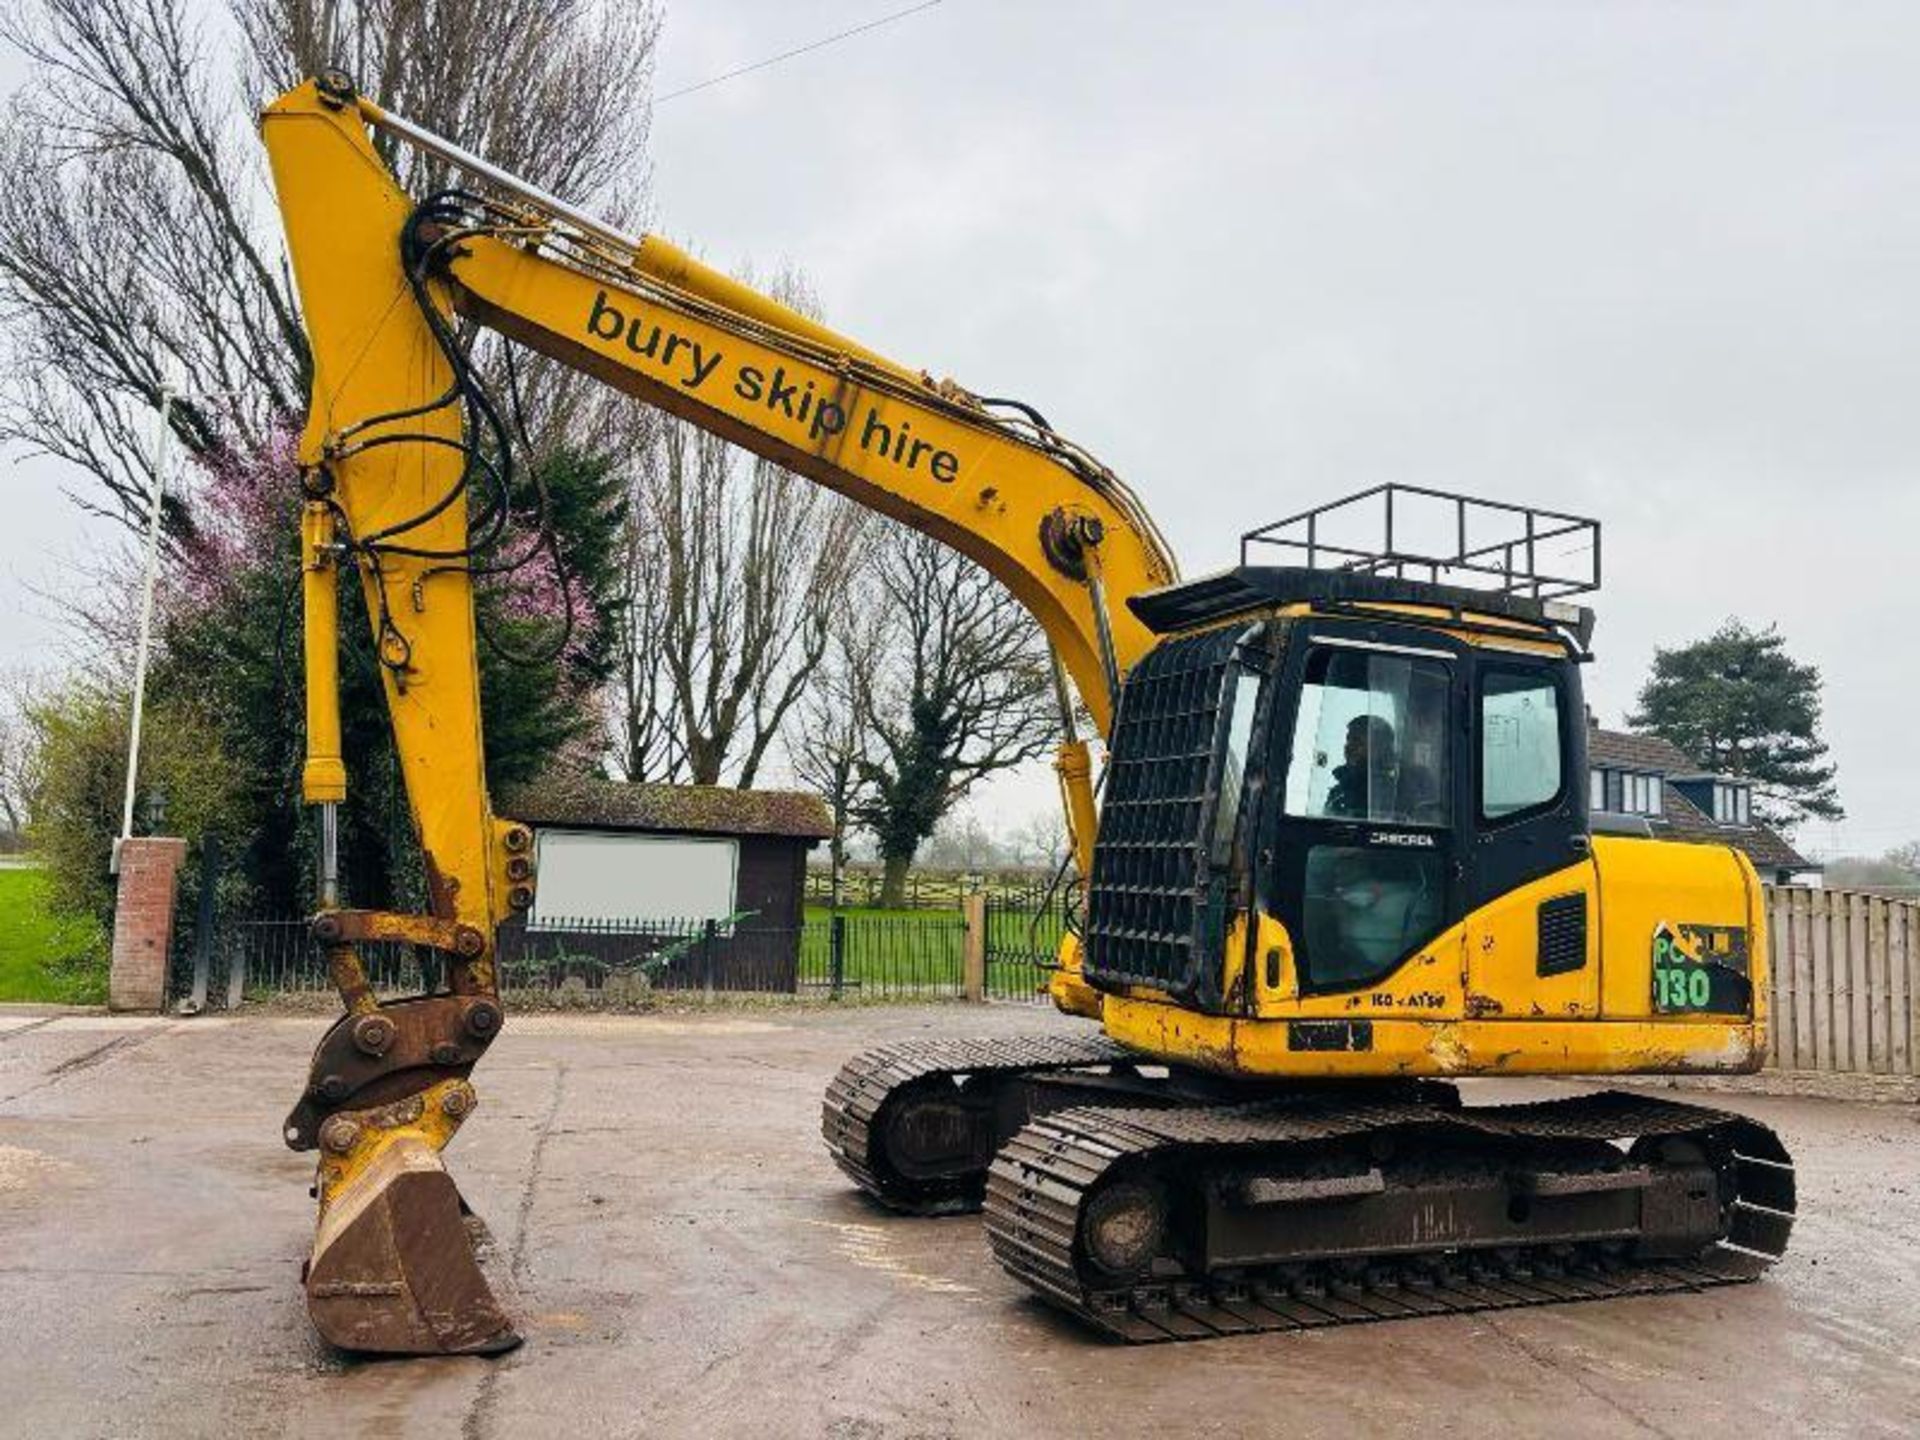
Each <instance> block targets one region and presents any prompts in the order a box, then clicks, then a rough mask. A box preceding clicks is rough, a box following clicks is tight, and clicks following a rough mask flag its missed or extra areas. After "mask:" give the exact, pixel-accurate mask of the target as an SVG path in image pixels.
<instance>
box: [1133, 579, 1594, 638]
mask: <svg viewBox="0 0 1920 1440" xmlns="http://www.w3.org/2000/svg"><path fill="white" fill-rule="evenodd" d="M1300 604H1306V605H1312V606H1314V607H1315V608H1324V609H1328V610H1340V609H1346V608H1360V609H1365V608H1368V607H1371V606H1376V605H1428V606H1433V607H1435V608H1437V609H1442V610H1447V611H1450V612H1452V614H1453V616H1454V617H1456V618H1458V619H1461V620H1467V619H1470V618H1471V617H1474V616H1484V617H1487V618H1489V619H1497V620H1503V621H1507V622H1509V623H1515V622H1517V623H1518V624H1521V625H1524V626H1528V627H1531V628H1537V629H1539V630H1543V631H1547V632H1549V633H1551V634H1558V635H1564V636H1565V637H1566V638H1568V639H1569V640H1571V641H1573V642H1574V645H1575V647H1576V648H1577V649H1578V650H1579V651H1580V652H1581V653H1583V654H1584V653H1585V651H1586V650H1587V647H1588V645H1589V643H1590V642H1591V640H1592V639H1593V618H1594V617H1593V611H1592V610H1590V609H1588V608H1587V607H1586V606H1584V605H1573V604H1570V603H1568V602H1567V601H1565V600H1551V599H1540V598H1536V597H1534V596H1531V595H1515V594H1510V593H1506V592H1503V591H1497V590H1478V589H1473V588H1471V587H1469V586H1464V585H1441V584H1435V583H1434V582H1432V581H1427V580H1408V579H1404V578H1402V577H1400V576H1395V575H1379V574H1373V573H1370V572H1366V571H1355V570H1323V569H1308V568H1306V567H1304V566H1287V565H1238V566H1235V567H1234V568H1233V569H1231V570H1221V571H1218V572H1216V573H1215V574H1212V575H1202V576H1200V577H1199V578H1197V579H1194V580H1187V581H1184V582H1182V583H1181V584H1178V585H1169V586H1166V587H1165V588H1164V589H1160V590H1148V591H1145V592H1144V593H1142V594H1139V595H1134V596H1131V597H1129V598H1128V600H1127V608H1128V609H1129V610H1131V611H1133V613H1134V614H1135V615H1136V616H1138V617H1139V619H1140V621H1141V623H1142V624H1144V625H1145V626H1146V627H1147V628H1148V629H1149V630H1151V631H1153V632H1154V634H1156V635H1172V634H1176V633H1178V632H1180V631H1185V630H1192V629H1196V628H1198V627H1200V626H1202V625H1207V624H1210V623H1212V622H1214V621H1216V620H1225V619H1228V618H1230V617H1232V616H1235V615H1241V614H1245V613H1247V612H1249V611H1254V610H1267V609H1272V608H1275V607H1277V606H1281V605H1300ZM1401 618H1403V619H1404V618H1409V617H1401ZM1413 623H1416V624H1417V623H1419V622H1418V621H1417V620H1416V621H1414V622H1413Z"/></svg>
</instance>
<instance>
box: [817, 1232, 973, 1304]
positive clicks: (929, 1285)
mask: <svg viewBox="0 0 1920 1440" xmlns="http://www.w3.org/2000/svg"><path fill="white" fill-rule="evenodd" d="M807 1224H809V1225H818V1226H819V1227H820V1228H821V1229H823V1230H831V1231H833V1232H834V1234H835V1235H837V1236H838V1237H839V1242H838V1243H837V1244H836V1245H835V1246H834V1247H833V1248H834V1249H835V1250H836V1251H838V1252H839V1253H840V1254H841V1255H842V1256H844V1257H845V1258H846V1259H848V1260H851V1261H852V1262H853V1263H854V1264H856V1265H858V1266H859V1267H860V1268H861V1269H863V1270H878V1271H880V1272H881V1273H882V1274H885V1275H891V1276H893V1277H894V1278H895V1279H897V1280H904V1281H905V1282H906V1283H907V1284H909V1285H911V1286H912V1287H913V1288H914V1289H916V1290H926V1291H929V1292H931V1293H932V1294H935V1295H972V1294H974V1293H975V1291H974V1289H973V1287H972V1286H971V1285H962V1284H961V1283H960V1282H959V1281H957V1280H947V1279H944V1278H942V1277H941V1276H938V1275H923V1274H921V1273H920V1272H919V1271H918V1270H915V1269H913V1268H912V1267H911V1266H910V1265H908V1264H907V1262H906V1261H905V1260H903V1259H901V1258H900V1256H898V1255H895V1254H892V1253H889V1252H890V1251H891V1250H892V1246H891V1244H890V1243H889V1237H888V1234H887V1231H886V1230H885V1229H884V1228H882V1227H881V1226H879V1225H858V1224H854V1223H851V1222H849V1221H844V1220H809V1221H807Z"/></svg>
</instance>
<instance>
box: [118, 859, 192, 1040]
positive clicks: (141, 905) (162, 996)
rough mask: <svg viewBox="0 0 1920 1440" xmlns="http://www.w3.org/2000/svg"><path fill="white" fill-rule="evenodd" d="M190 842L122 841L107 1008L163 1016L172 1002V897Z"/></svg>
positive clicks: (177, 888) (176, 888) (175, 890)
mask: <svg viewBox="0 0 1920 1440" xmlns="http://www.w3.org/2000/svg"><path fill="white" fill-rule="evenodd" d="M186 858H187V842H186V841H185V840H177V839H172V838H169V837H166V836H159V835H142V836H137V837H135V838H133V839H128V840H123V841H121V842H120V893H119V897H118V899H117V900H116V901H115V903H114V907H113V969H112V971H111V972H109V974H108V977H107V1008H108V1009H110V1010H139V1011H145V1012H146V1013H147V1014H149V1015H152V1014H158V1013H159V1011H160V1010H161V1009H162V1008H164V1007H165V1005H166V1002H167V959H168V957H169V956H170V955H171V954H172V953H173V901H174V896H175V895H176V894H177V893H178V891H179V888H180V886H179V879H180V867H181V865H183V864H185V863H186Z"/></svg>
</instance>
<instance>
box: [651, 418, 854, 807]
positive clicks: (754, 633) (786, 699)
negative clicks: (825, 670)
mask: <svg viewBox="0 0 1920 1440" xmlns="http://www.w3.org/2000/svg"><path fill="white" fill-rule="evenodd" d="M631 509H632V513H633V516H634V523H635V524H636V526H638V527H641V529H642V530H643V532H644V533H643V534H641V535H640V536H638V537H637V552H638V556H639V564H640V565H641V566H642V567H643V574H642V578H641V580H640V582H639V584H640V585H641V587H642V588H643V589H644V590H645V591H646V592H648V593H646V594H644V595H636V597H635V598H636V601H637V603H636V604H635V607H634V610H633V612H632V615H631V617H630V622H629V623H630V625H631V626H632V628H633V629H634V630H635V631H636V632H640V631H643V630H646V629H648V628H649V627H650V629H651V633H636V634H635V635H634V637H633V638H632V641H631V643H630V644H629V646H628V650H629V655H630V657H631V658H632V660H633V661H634V663H636V664H637V665H642V666H645V667H648V668H647V672H646V673H644V674H640V675H635V676H630V677H628V680H627V682H626V685H625V689H624V694H623V696H622V698H623V700H625V701H627V703H628V705H629V707H630V708H629V710H628V712H627V713H626V714H625V715H624V716H622V717H620V723H619V725H618V727H617V729H618V733H621V734H624V735H626V736H633V737H642V736H644V737H649V739H650V742H651V749H650V750H649V749H648V748H647V747H645V746H641V745H639V744H638V743H636V744H634V745H632V746H630V747H629V759H630V763H629V766H628V770H629V775H630V777H631V778H641V777H640V776H639V775H637V774H635V773H634V772H635V771H636V770H640V769H650V770H651V773H650V774H648V775H647V776H646V778H654V779H673V780H679V779H685V780H689V781H691V782H693V783H694V784H697V785H718V784H721V783H722V782H723V781H726V782H728V783H732V784H735V785H739V786H742V787H745V786H749V785H751V784H753V782H754V779H755V778H756V776H757V775H758V774H759V771H760V767H761V765H762V764H763V763H764V762H765V760H766V758H767V754H768V751H769V749H770V748H771V746H772V744H773V741H774V738H775V736H776V735H778V734H779V732H780V729H781V726H782V724H783V723H784V722H785V720H786V718H787V716H788V715H789V714H790V713H791V712H792V710H793V707H794V705H795V703H796V702H797V701H798V700H799V698H800V695H801V693H802V691H803V690H804V688H805V686H806V683H807V680H808V678H809V677H810V676H811V675H812V674H813V673H814V671H815V670H817V669H818V667H819V665H820V662H821V660H822V659H823V658H824V657H825V655H826V653H827V648H828V643H829V638H830V635H831V633H832V625H833V621H834V618H835V616H836V615H837V614H838V613H839V612H840V609H841V606H842V604H843V603H844V599H845V596H846V591H847V581H848V577H849V576H850V575H851V574H852V572H853V569H854V567H855V564H856V562H857V560H858V557H859V553H860V537H861V534H862V532H863V531H864V530H865V528H866V525H867V521H868V515H867V512H865V511H863V510H861V509H860V508H859V507H857V506H855V505H852V504H850V503H849V502H847V501H845V500H842V499H841V498H839V497H838V496H835V495H833V494H831V493H830V492H827V491H825V490H822V489H821V488H820V487H818V486H816V485H813V484H812V483H810V482H808V481H806V480H802V479H800V478H799V477H797V476H794V475H791V474H788V473H787V472H786V471H783V470H781V469H780V468H779V467H778V466H775V465H773V464H771V463H769V462H767V461H764V460H748V459H747V457H746V456H745V455H744V454H743V452H741V451H738V450H736V449H735V448H734V447H733V446H731V445H729V444H728V443H727V442H726V441H724V440H722V439H720V438H719V437H718V436H716V435H713V434H711V433H709V432H707V431H703V430H700V429H698V428H697V427H695V426H692V425H689V424H687V423H685V422H684V421H680V420H675V419H670V418H668V417H665V416H662V417H659V419H658V421H657V425H656V428H655V429H654V430H653V434H652V443H651V444H649V445H648V446H646V447H645V449H644V450H643V452H642V455H641V457H640V461H639V474H638V481H637V484H636V487H635V493H634V496H633V499H632V505H631ZM647 754H651V755H652V756H654V757H655V759H654V761H653V762H652V764H651V765H650V766H649V765H647V764H644V763H642V762H643V756H645V755H647Z"/></svg>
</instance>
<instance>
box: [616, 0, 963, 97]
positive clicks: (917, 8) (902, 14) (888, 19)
mask: <svg viewBox="0 0 1920 1440" xmlns="http://www.w3.org/2000/svg"><path fill="white" fill-rule="evenodd" d="M939 3H940V0H921V3H920V4H918V5H909V6H908V7H907V8H906V9H904V10H896V11H894V12H893V13H892V14H891V15H882V16H881V17H880V18H879V19H878V20H869V21H867V23H866V24H864V25H856V26H854V27H853V28H852V29H851V30H842V31H840V32H839V33H838V34H835V35H827V36H823V37H822V38H821V39H818V40H815V41H812V42H810V43H809V44H806V45H802V46H800V48H799V49H797V50H785V51H782V52H781V53H780V54H778V55H771V56H768V57H767V58H766V59H765V60H756V61H754V62H753V64H751V65H742V66H741V67H740V68H739V69H738V70H729V71H727V72H726V74H724V75H715V76H714V77H713V78H712V79H711V80H702V81H701V82H700V83H699V84H697V85H687V86H684V87H682V88H681V89H679V90H669V91H668V92H667V93H666V94H664V95H656V96H655V97H654V101H653V103H654V104H656V105H664V104H666V102H667V101H669V100H678V99H679V98H680V97H681V96H682V95H691V94H693V92H694V91H696V90H705V89H708V88H710V87H711V86H714V85H718V84H720V83H721V82H722V81H725V80H732V79H735V78H737V77H738V76H741V75H750V74H752V73H753V72H754V71H755V70H764V69H766V68H767V67H768V66H769V65H778V64H779V63H780V62H781V61H782V60H791V59H793V58H794V56H796V55H806V54H808V53H810V52H812V51H814V50H824V49H826V47H827V46H829V45H834V44H838V43H839V42H840V41H842V40H847V39H851V38H852V37H853V36H855V35H864V34H865V33H866V32H867V31H869V30H878V29H879V28H880V27H881V26H882V25H891V24H892V23H893V22H894V21H896V20H904V19H906V18H907V16H909V15H918V14H919V13H920V12H921V11H922V10H931V9H932V8H933V7H934V6H936V5H938V4H939Z"/></svg>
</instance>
